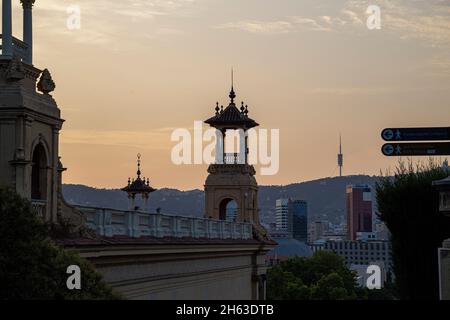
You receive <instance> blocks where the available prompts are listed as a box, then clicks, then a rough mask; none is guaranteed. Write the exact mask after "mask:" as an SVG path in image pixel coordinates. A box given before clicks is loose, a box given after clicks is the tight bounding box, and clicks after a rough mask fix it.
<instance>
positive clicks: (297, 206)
mask: <svg viewBox="0 0 450 320" xmlns="http://www.w3.org/2000/svg"><path fill="white" fill-rule="evenodd" d="M289 210H290V211H291V212H292V236H293V238H294V239H296V240H298V241H302V242H305V243H306V242H308V203H307V202H306V201H304V200H290V202H289Z"/></svg>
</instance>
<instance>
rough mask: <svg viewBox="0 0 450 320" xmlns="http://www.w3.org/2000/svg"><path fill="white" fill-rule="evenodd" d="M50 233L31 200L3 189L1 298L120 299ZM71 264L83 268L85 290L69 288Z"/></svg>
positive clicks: (0, 208) (0, 204) (0, 199)
mask: <svg viewBox="0 0 450 320" xmlns="http://www.w3.org/2000/svg"><path fill="white" fill-rule="evenodd" d="M48 234H49V230H48V227H47V226H46V225H45V224H44V223H43V222H42V221H41V219H39V218H38V217H37V216H36V214H35V213H34V211H33V210H32V208H31V205H30V203H29V202H28V201H26V200H23V199H22V198H21V197H20V196H18V195H17V194H16V193H15V192H13V191H11V190H9V189H2V188H0V284H1V285H0V300H6V299H8V300H17V299H115V298H120V296H118V295H115V294H114V293H113V292H112V290H111V288H110V287H109V286H107V285H106V284H105V283H104V282H103V280H102V278H101V276H100V275H99V274H98V273H96V271H95V270H94V268H93V266H92V265H91V264H90V263H89V262H88V261H86V260H84V259H82V258H81V257H80V256H79V255H78V254H77V253H76V252H74V251H67V250H64V249H63V248H61V247H59V246H58V245H56V244H55V243H54V242H53V241H52V240H51V239H49V237H48ZM70 265H78V266H79V267H80V269H81V290H69V289H67V286H66V281H67V278H68V277H69V276H70V275H69V274H67V273H66V271H67V267H68V266H70Z"/></svg>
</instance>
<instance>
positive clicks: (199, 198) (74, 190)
mask: <svg viewBox="0 0 450 320" xmlns="http://www.w3.org/2000/svg"><path fill="white" fill-rule="evenodd" d="M379 178H380V177H378V176H368V175H351V176H344V177H327V178H320V179H315V180H311V181H304V182H297V183H292V184H288V185H282V186H280V185H261V186H259V193H258V203H259V208H260V212H261V217H262V220H263V221H265V222H272V221H271V220H273V218H274V215H275V201H276V200H277V199H280V198H297V199H302V200H306V201H307V202H308V215H309V219H310V221H311V220H315V219H320V220H323V219H327V220H329V221H331V222H333V223H340V222H343V221H345V220H344V219H345V201H346V200H345V189H346V187H347V185H351V184H368V185H369V186H371V187H374V186H375V184H376V182H377V181H378V180H379ZM63 195H64V197H65V199H66V200H67V201H68V202H69V203H71V204H75V205H81V206H92V207H104V208H111V209H119V210H126V209H128V206H129V205H128V198H127V194H126V193H125V192H123V191H121V190H120V189H106V188H95V187H88V186H85V185H82V184H64V185H63ZM373 200H374V202H375V196H374V195H373ZM137 205H138V206H139V205H140V206H142V203H141V202H140V201H139V200H138V201H137ZM157 208H160V209H161V212H163V213H170V214H177V215H184V216H203V213H204V192H203V191H202V190H199V189H193V190H187V191H181V190H178V189H176V188H161V189H159V190H157V191H155V192H154V193H152V194H150V199H149V209H150V211H156V210H157Z"/></svg>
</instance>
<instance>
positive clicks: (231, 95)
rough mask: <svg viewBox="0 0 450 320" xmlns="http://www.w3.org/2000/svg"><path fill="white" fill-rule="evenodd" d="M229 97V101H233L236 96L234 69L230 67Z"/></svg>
mask: <svg viewBox="0 0 450 320" xmlns="http://www.w3.org/2000/svg"><path fill="white" fill-rule="evenodd" d="M229 97H230V99H231V103H234V99H235V98H236V93H235V92H234V70H233V68H231V91H230V95H229Z"/></svg>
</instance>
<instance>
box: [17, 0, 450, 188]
mask: <svg viewBox="0 0 450 320" xmlns="http://www.w3.org/2000/svg"><path fill="white" fill-rule="evenodd" d="M15 2H16V4H15V10H14V14H15V21H14V33H15V34H16V36H18V37H21V17H20V14H21V12H20V10H19V7H18V6H19V1H15ZM369 4H377V5H379V6H380V7H381V14H382V28H381V30H374V31H370V30H368V29H367V27H366V19H367V15H366V14H365V11H366V8H367V6H368V5H369ZM70 5H78V6H79V7H80V9H81V29H79V30H69V29H68V28H67V26H66V21H67V18H68V13H67V12H66V10H67V8H68V7H69V6H70ZM34 23H35V24H34V26H35V28H34V32H35V38H34V42H35V54H34V56H35V61H34V62H35V65H36V66H37V67H40V68H44V67H47V68H49V70H50V71H51V73H52V75H53V78H54V80H55V82H56V85H57V89H56V91H55V94H54V96H55V99H56V100H57V102H58V104H59V106H60V108H61V110H62V114H63V118H64V119H66V123H65V125H64V127H63V130H62V132H61V152H60V153H61V156H62V161H63V164H64V165H65V166H66V167H68V169H69V170H68V171H67V172H66V173H65V176H64V182H65V183H81V184H86V185H90V186H96V187H105V188H111V187H122V186H123V185H124V184H126V181H127V178H128V177H129V176H130V175H134V173H135V170H136V169H135V159H136V154H137V153H141V154H142V162H143V168H142V169H143V172H144V175H145V176H146V177H147V176H148V177H150V179H151V183H152V184H153V185H154V186H155V187H157V188H162V187H176V188H181V189H192V188H199V189H201V188H203V182H204V180H205V178H206V166H194V165H192V166H186V165H184V166H175V165H173V164H172V162H171V160H170V152H171V148H172V147H173V146H174V145H175V143H173V142H171V141H170V135H171V132H172V130H173V129H175V128H191V127H192V126H193V123H194V121H195V120H205V119H207V118H208V117H210V116H212V115H213V113H214V107H215V102H216V101H219V102H220V103H222V104H226V103H227V102H228V97H227V95H228V91H229V83H230V79H229V78H230V75H229V73H230V69H231V67H232V66H233V67H234V69H235V83H236V85H235V87H236V91H237V95H238V97H237V100H238V101H241V100H244V101H245V102H246V103H247V104H248V105H249V109H250V116H251V117H252V118H254V119H256V120H257V121H258V122H259V123H260V124H261V127H262V128H267V129H280V150H281V151H280V171H279V173H278V174H277V175H275V176H258V182H259V183H260V184H287V183H291V182H300V181H305V180H310V179H315V178H321V177H328V176H332V175H336V174H337V169H336V153H337V148H338V140H339V133H342V137H343V143H344V157H345V168H344V173H345V174H358V173H365V174H378V173H379V172H380V169H382V170H385V169H386V168H388V167H392V166H393V165H395V162H396V161H397V160H396V159H387V158H385V157H383V156H382V155H381V153H380V147H381V145H382V143H383V142H382V141H381V138H380V131H381V130H382V129H383V128H385V127H396V126H400V127H403V126H447V125H449V123H448V119H449V118H450V108H449V102H450V90H449V85H450V56H449V53H450V50H449V49H450V7H449V6H448V2H447V1H439V0H427V1H409V0H398V1H387V0H382V1H356V0H351V1H350V0H348V1H343V0H342V1H341V0H323V1H318V0H305V1H297V0H172V1H163V0H145V1H144V0H142V1H138V0H123V1H115V0H114V1H106V0H96V1H94V0H79V1H77V0H71V1H68V0H67V1H66V0H38V1H36V5H35V9H34Z"/></svg>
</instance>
